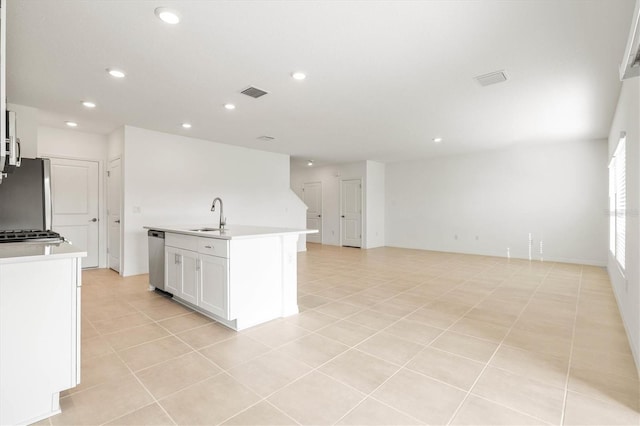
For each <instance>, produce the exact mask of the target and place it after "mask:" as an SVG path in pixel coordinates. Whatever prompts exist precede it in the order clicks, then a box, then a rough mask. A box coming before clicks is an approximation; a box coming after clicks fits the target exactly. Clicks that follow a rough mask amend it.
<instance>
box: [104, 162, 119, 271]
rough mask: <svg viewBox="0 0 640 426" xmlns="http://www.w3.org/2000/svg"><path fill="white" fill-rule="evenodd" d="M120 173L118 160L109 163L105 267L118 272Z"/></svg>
mask: <svg viewBox="0 0 640 426" xmlns="http://www.w3.org/2000/svg"><path fill="white" fill-rule="evenodd" d="M121 182H122V171H121V169H120V159H119V158H116V159H115V160H111V161H110V162H109V170H108V172H107V220H108V221H109V225H108V227H107V228H108V229H107V234H108V236H107V266H108V267H109V268H111V269H113V270H114V271H116V272H120V206H121V203H122V194H121Z"/></svg>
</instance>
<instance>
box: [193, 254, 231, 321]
mask: <svg viewBox="0 0 640 426" xmlns="http://www.w3.org/2000/svg"><path fill="white" fill-rule="evenodd" d="M228 270H229V261H228V260H227V259H225V258H222V257H217V256H209V255H206V254H204V255H200V271H199V272H200V288H199V291H200V294H199V297H198V306H199V307H201V308H202V309H204V310H205V311H208V312H211V313H212V314H214V315H218V316H221V317H222V318H225V319H230V318H229V279H228V278H229V275H228Z"/></svg>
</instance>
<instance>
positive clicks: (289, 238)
mask: <svg viewBox="0 0 640 426" xmlns="http://www.w3.org/2000/svg"><path fill="white" fill-rule="evenodd" d="M281 238H282V316H283V317H288V316H290V315H295V314H297V313H298V312H299V311H298V238H300V234H294V235H283V236H282V237H281Z"/></svg>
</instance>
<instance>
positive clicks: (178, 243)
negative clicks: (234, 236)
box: [165, 234, 230, 320]
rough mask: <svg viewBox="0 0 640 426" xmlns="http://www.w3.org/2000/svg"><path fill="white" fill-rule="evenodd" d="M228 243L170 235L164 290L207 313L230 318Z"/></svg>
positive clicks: (168, 237)
mask: <svg viewBox="0 0 640 426" xmlns="http://www.w3.org/2000/svg"><path fill="white" fill-rule="evenodd" d="M227 246H228V243H227V242H226V241H225V240H213V239H211V238H198V237H190V236H184V235H175V234H167V235H166V238H165V290H167V291H168V292H170V293H172V294H173V296H174V297H175V298H178V299H180V300H181V301H183V302H187V303H188V304H191V305H193V306H195V307H199V308H200V309H202V310H203V311H206V312H207V313H210V314H213V315H216V316H219V317H222V318H223V319H227V320H228V319H230V318H229V302H228V295H229V280H228V277H229V261H228V259H227V258H226V257H221V256H227V254H228V248H227Z"/></svg>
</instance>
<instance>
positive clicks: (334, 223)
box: [291, 161, 367, 247]
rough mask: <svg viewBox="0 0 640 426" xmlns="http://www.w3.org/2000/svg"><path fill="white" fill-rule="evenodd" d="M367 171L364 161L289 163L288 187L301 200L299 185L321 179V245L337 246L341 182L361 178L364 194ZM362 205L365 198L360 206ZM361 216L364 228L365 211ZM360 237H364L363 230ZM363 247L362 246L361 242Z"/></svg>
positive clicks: (301, 186) (364, 227)
mask: <svg viewBox="0 0 640 426" xmlns="http://www.w3.org/2000/svg"><path fill="white" fill-rule="evenodd" d="M366 174H367V168H366V163H365V162H364V161H360V162H357V163H344V164H333V165H330V166H322V167H316V166H313V167H307V166H299V165H297V164H294V163H292V164H291V189H293V191H294V192H295V193H296V194H297V195H298V197H300V199H301V200H303V199H304V195H303V192H302V188H303V187H304V184H305V183H311V182H322V244H330V245H335V246H339V245H340V181H341V180H344V179H362V188H363V194H364V191H365V190H366V179H365V178H366ZM365 205H366V200H365V203H363V207H364V206H365ZM365 212H366V211H365ZM362 219H363V229H366V214H365V213H363V218H362ZM363 237H366V235H365V234H364V233H363ZM363 247H365V246H364V241H363Z"/></svg>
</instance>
